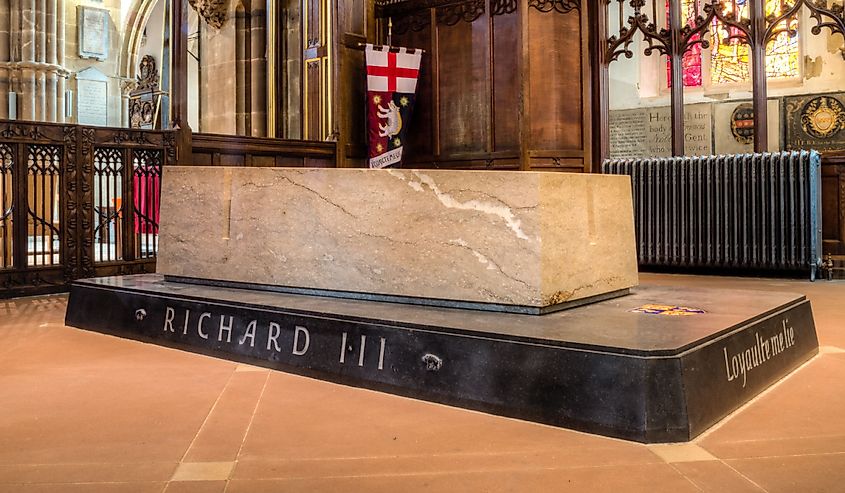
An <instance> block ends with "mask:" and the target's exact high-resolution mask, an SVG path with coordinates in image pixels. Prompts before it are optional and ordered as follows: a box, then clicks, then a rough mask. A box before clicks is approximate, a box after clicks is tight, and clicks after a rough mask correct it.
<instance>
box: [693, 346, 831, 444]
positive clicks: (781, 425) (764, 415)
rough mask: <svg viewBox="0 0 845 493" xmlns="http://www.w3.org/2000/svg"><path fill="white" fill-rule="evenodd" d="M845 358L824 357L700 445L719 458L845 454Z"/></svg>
mask: <svg viewBox="0 0 845 493" xmlns="http://www.w3.org/2000/svg"><path fill="white" fill-rule="evenodd" d="M843 409H845V358H837V357H835V356H834V355H822V356H819V357H817V358H816V359H815V360H813V361H812V362H811V363H810V364H808V365H806V366H804V367H803V368H802V369H801V370H799V371H797V372H796V373H793V374H792V375H790V376H788V377H787V378H786V379H785V380H784V381H783V382H782V383H781V384H779V385H778V386H777V387H776V388H774V389H773V390H772V391H771V392H768V393H766V394H765V395H763V396H761V397H760V398H759V399H757V400H756V401H754V402H753V404H751V405H750V406H748V407H746V408H744V409H743V410H742V411H740V412H738V413H736V414H735V415H733V416H731V417H730V418H729V419H728V420H726V421H724V422H723V423H721V424H720V425H718V426H717V428H715V429H714V430H713V431H711V432H710V433H708V434H707V435H706V436H705V437H704V438H702V439H700V440H698V441H697V443H698V444H699V445H701V446H702V447H703V448H705V449H706V450H708V451H709V452H710V453H712V454H713V455H715V456H716V457H719V458H723V459H724V458H744V457H767V456H775V455H800V454H806V453H811V452H813V451H815V452H820V453H830V452H845V413H843V412H842V410H843Z"/></svg>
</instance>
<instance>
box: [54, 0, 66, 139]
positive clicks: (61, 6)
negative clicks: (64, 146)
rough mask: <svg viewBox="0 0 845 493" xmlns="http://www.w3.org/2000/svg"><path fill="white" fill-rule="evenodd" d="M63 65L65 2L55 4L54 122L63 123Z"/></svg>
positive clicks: (59, 0) (64, 80)
mask: <svg viewBox="0 0 845 493" xmlns="http://www.w3.org/2000/svg"><path fill="white" fill-rule="evenodd" d="M64 65H65V0H57V2H56V66H57V67H59V69H58V70H57V73H56V79H57V84H56V106H58V109H57V111H56V114H57V115H56V116H57V118H56V121H57V122H59V123H64V121H65V89H66V88H67V71H66V70H65V69H64V68H62V67H64Z"/></svg>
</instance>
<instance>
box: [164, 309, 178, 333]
mask: <svg viewBox="0 0 845 493" xmlns="http://www.w3.org/2000/svg"><path fill="white" fill-rule="evenodd" d="M166 310H167V312H165V314H164V331H165V332H167V331H168V330H169V331H170V332H176V331H175V330H173V318H174V317H176V311H175V310H174V309H173V308H170V307H169V306H168V307H167V308H166Z"/></svg>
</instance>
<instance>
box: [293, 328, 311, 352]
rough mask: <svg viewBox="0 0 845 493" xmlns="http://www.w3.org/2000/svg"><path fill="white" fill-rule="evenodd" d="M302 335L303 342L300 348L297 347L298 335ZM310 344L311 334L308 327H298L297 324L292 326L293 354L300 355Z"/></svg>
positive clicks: (306, 350)
mask: <svg viewBox="0 0 845 493" xmlns="http://www.w3.org/2000/svg"><path fill="white" fill-rule="evenodd" d="M300 334H302V335H304V337H305V339H304V341H305V344H303V346H302V349H299V335H300ZM310 344H311V334H309V332H308V329H306V328H305V327H300V326H299V325H297V326H296V327H295V328H294V333H293V354H294V355H296V356H302V355H303V354H305V353H307V352H308V346H309V345H310Z"/></svg>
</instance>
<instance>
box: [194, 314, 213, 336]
mask: <svg viewBox="0 0 845 493" xmlns="http://www.w3.org/2000/svg"><path fill="white" fill-rule="evenodd" d="M206 318H211V314H210V313H208V312H204V313H203V314H202V315H200V318H199V320H197V334H199V336H200V337H202V338H203V339H208V332H203V330H202V321H203V320H204V319H206Z"/></svg>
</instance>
